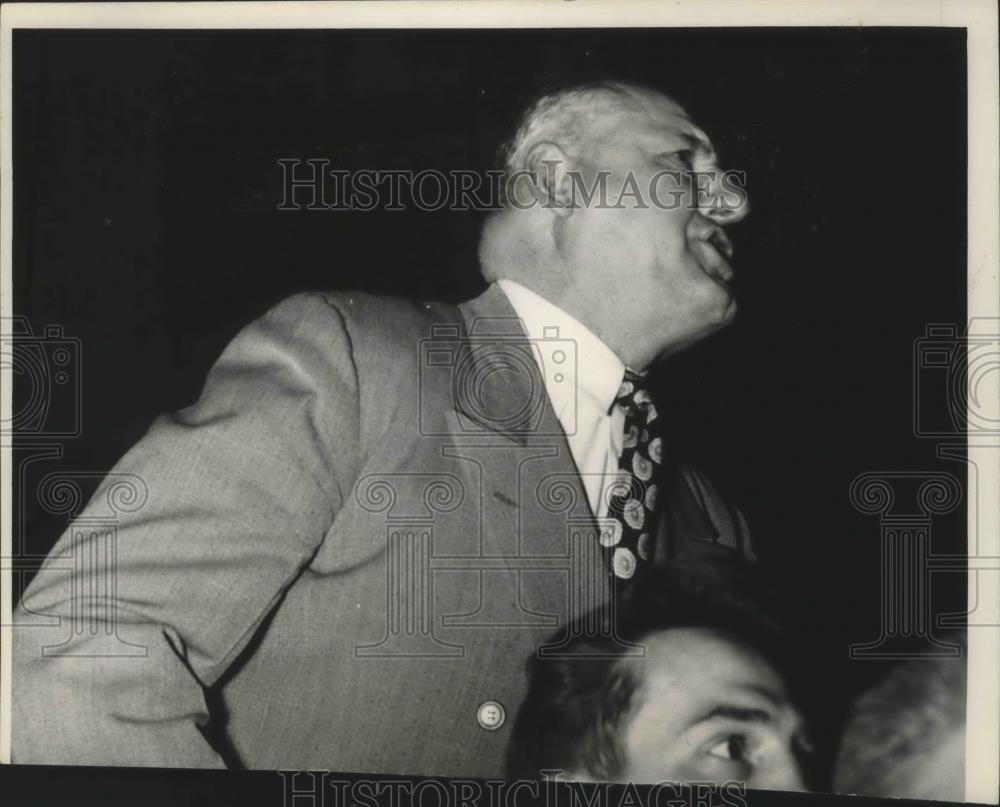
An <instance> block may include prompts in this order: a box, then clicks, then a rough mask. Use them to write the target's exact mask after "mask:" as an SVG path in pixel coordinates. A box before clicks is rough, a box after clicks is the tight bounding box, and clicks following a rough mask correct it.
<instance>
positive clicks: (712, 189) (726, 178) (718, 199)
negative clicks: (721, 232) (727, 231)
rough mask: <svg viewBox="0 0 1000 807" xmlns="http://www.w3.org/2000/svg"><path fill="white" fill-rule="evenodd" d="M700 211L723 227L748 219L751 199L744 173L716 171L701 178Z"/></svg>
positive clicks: (699, 190) (699, 185)
mask: <svg viewBox="0 0 1000 807" xmlns="http://www.w3.org/2000/svg"><path fill="white" fill-rule="evenodd" d="M698 211H699V212H700V213H701V214H702V215H703V216H705V217H706V218H709V219H711V220H712V221H714V222H715V223H716V224H720V225H722V226H726V225H728V224H735V223H736V222H738V221H741V220H742V219H744V218H746V215H747V213H749V212H750V199H749V197H748V196H747V192H746V180H745V175H744V174H743V172H741V171H723V170H721V169H715V170H712V171H709V172H706V174H705V175H704V176H703V177H700V178H699V180H698Z"/></svg>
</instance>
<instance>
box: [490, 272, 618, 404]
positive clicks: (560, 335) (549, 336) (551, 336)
mask: <svg viewBox="0 0 1000 807" xmlns="http://www.w3.org/2000/svg"><path fill="white" fill-rule="evenodd" d="M497 285H498V286H500V288H501V289H502V290H503V292H504V294H506V295H507V299H508V300H509V301H510V304H511V306H513V308H514V311H515V312H516V313H517V315H518V317H520V319H521V321H522V322H523V323H524V329H525V332H526V334H527V336H528V338H529V339H531V340H532V342H534V343H535V345H537V346H538V351H537V353H535V352H533V354H534V355H535V358H536V360H539V359H540V361H541V368H542V372H543V374H544V378H545V390H546V392H548V395H549V400H550V401H551V402H552V406H553V408H554V409H555V410H556V412H557V413H558V412H559V411H561V410H562V409H563V408H564V407H565V406H566V405H567V404H568V405H572V404H573V403H575V400H574V399H575V396H574V395H573V393H574V391H575V390H576V389H578V390H579V391H580V393H581V403H582V402H583V400H584V398H587V399H589V401H590V403H591V404H592V405H593V406H596V407H597V408H598V409H599V410H600V411H601V412H602V413H607V412H608V410H610V409H611V405H612V404H613V403H614V401H615V396H616V395H617V393H618V389H619V387H620V386H621V383H622V378H623V377H624V375H625V364H624V362H622V360H621V359H619V358H618V356H616V355H615V353H614V351H612V350H611V348H609V347H608V346H607V345H606V344H605V343H604V342H603V341H601V340H600V339H599V338H598V337H597V336H595V335H594V333H593V331H591V330H590V329H589V328H588V327H587V326H586V325H584V324H583V323H581V322H580V321H579V320H578V319H576V318H575V317H573V316H571V315H570V314H567V313H566V312H565V311H563V310H562V309H561V308H559V306H557V305H555V304H554V303H551V302H549V301H548V300H546V299H545V298H544V297H542V296H540V295H539V294H537V293H535V292H533V291H532V290H531V289H528V288H526V287H524V286H522V285H521V284H520V283H516V282H514V281H513V280H508V279H506V278H502V279H500V280H498V281H497ZM560 351H562V353H563V354H565V356H566V360H565V361H561V362H560V361H557V359H558V358H559V355H558V354H559V352H560Z"/></svg>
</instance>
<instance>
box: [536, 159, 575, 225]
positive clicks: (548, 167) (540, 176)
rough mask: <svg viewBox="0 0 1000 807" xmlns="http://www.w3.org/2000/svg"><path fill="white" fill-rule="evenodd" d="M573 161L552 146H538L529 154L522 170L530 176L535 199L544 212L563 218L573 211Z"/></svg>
mask: <svg viewBox="0 0 1000 807" xmlns="http://www.w3.org/2000/svg"><path fill="white" fill-rule="evenodd" d="M571 167H572V161H571V160H570V158H569V157H568V156H567V155H566V153H565V152H564V151H563V150H562V149H561V148H559V146H557V145H556V144H555V143H551V142H548V141H545V142H542V143H537V144H536V145H534V146H533V147H532V148H531V150H530V151H529V152H528V155H527V158H526V159H525V168H526V169H527V171H528V173H529V174H530V175H531V179H532V182H533V189H534V193H535V196H536V198H537V199H538V201H539V202H541V204H542V206H543V207H545V208H546V209H551V210H553V211H554V212H555V214H556V215H557V216H560V217H565V216H568V215H570V213H571V212H572V211H573V180H572V179H571V177H570V173H569V172H570V168H571Z"/></svg>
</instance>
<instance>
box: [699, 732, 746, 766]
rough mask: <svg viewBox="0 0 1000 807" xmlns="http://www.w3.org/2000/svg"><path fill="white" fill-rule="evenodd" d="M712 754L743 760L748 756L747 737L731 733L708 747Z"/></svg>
mask: <svg viewBox="0 0 1000 807" xmlns="http://www.w3.org/2000/svg"><path fill="white" fill-rule="evenodd" d="M708 753H709V755H710V756H713V757H718V758H719V759H727V760H731V761H733V762H742V761H744V760H745V759H746V758H747V739H746V737H744V736H743V735H742V734H730V735H729V736H728V737H726V738H725V739H724V740H722V742H719V743H716V744H715V745H713V746H712V747H711V748H709V749H708Z"/></svg>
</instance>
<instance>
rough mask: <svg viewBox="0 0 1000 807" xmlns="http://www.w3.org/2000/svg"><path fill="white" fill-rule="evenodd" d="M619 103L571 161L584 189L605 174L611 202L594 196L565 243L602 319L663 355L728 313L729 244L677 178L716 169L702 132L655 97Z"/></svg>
mask: <svg viewBox="0 0 1000 807" xmlns="http://www.w3.org/2000/svg"><path fill="white" fill-rule="evenodd" d="M629 106H630V107H631V108H624V109H619V110H616V111H615V112H613V113H611V114H610V115H609V116H606V117H605V119H604V120H603V121H602V122H601V124H600V125H598V126H595V127H594V129H593V131H592V133H590V134H589V135H588V137H587V138H586V139H585V140H584V141H583V143H582V144H581V145H580V146H579V148H578V150H577V154H575V155H574V157H575V159H574V167H576V168H577V169H578V170H579V171H580V173H581V176H582V177H583V179H584V181H585V184H586V186H588V187H591V186H592V185H591V183H592V182H593V181H594V179H595V178H596V176H597V172H600V171H606V172H609V174H610V177H609V179H608V183H607V187H608V194H607V199H608V201H609V203H610V205H615V203H617V202H621V205H620V206H619V207H610V206H608V205H605V206H601V205H599V204H597V203H596V199H595V200H594V201H592V202H591V203H590V204H589V205H587V206H586V207H585V208H579V209H577V210H575V211H574V212H573V213H572V215H570V216H569V217H568V218H567V220H566V222H565V225H564V226H565V228H566V233H565V235H566V236H567V237H566V239H565V246H566V248H568V249H569V250H570V252H571V254H572V258H573V264H574V265H575V266H576V267H578V272H579V275H578V277H580V276H581V275H582V278H581V279H582V281H583V282H585V283H590V284H593V289H594V291H595V294H594V295H593V297H594V299H602V300H604V301H606V303H605V306H604V309H605V310H604V312H603V313H604V315H605V316H612V317H617V318H620V319H621V320H624V321H629V322H633V323H636V324H637V325H638V326H639V327H641V328H643V329H645V330H646V331H647V332H648V333H650V334H653V335H655V337H656V338H657V340H658V344H660V345H662V346H663V349H664V351H665V352H670V351H671V350H672V349H675V348H680V347H684V346H685V345H687V344H690V343H692V342H694V341H697V340H698V339H701V338H703V337H704V336H706V335H707V334H709V333H711V332H713V331H715V330H716V329H718V328H720V327H723V326H724V325H726V324H728V323H729V322H730V321H731V320H732V318H733V316H734V315H735V312H736V303H735V300H734V297H733V294H732V290H731V278H732V269H731V268H730V265H729V260H728V256H727V253H728V252H731V248H730V247H729V244H728V239H727V238H726V236H725V235H724V233H722V229H721V227H720V226H719V225H718V224H717V223H716V221H715V220H714V218H713V217H714V216H715V215H716V214H714V213H712V212H711V211H710V209H709V208H708V207H707V206H703V207H701V208H698V207H697V206H696V205H697V203H698V194H697V193H696V190H695V188H694V187H692V182H691V177H690V175H688V176H686V177H684V178H683V179H681V180H680V181H678V178H679V177H681V176H682V175H684V174H685V173H686V172H690V171H692V169H693V170H695V171H709V170H717V166H716V165H715V162H714V153H713V151H712V148H711V144H710V142H709V140H708V137H707V135H705V133H704V132H702V131H701V129H699V128H698V127H697V126H695V125H694V123H692V122H691V120H690V119H689V118H688V117H687V114H686V113H685V112H684V110H683V109H681V107H680V106H678V105H677V104H675V103H674V102H673V101H671V100H670V99H669V98H667V97H666V96H663V95H660V94H659V93H652V92H648V91H636V99H635V102H634V103H633V104H630V105H629ZM623 188H625V189H626V190H628V191H630V192H629V193H626V194H625V195H624V196H622V195H621V191H622V189H623ZM635 189H637V190H638V197H637V195H636V194H635V193H632V192H631V191H632V190H635ZM716 190H717V187H716ZM707 195H708V194H705V193H703V194H701V197H702V202H704V201H706V196H707ZM578 198H579V197H578ZM640 199H641V201H640ZM739 215H740V214H738V213H734V214H731V216H732V218H737V217H739Z"/></svg>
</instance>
